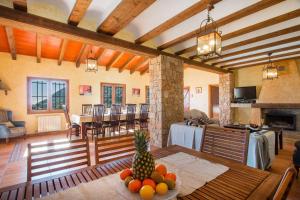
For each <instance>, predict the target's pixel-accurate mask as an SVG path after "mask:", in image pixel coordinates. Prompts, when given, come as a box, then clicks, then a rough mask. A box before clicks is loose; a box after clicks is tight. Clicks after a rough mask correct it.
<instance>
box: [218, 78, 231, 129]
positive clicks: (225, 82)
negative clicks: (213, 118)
mask: <svg viewBox="0 0 300 200" xmlns="http://www.w3.org/2000/svg"><path fill="white" fill-rule="evenodd" d="M233 88H234V75H233V74H232V73H226V74H221V75H220V76H219V106H220V125H221V126H223V125H226V124H230V123H233V117H234V113H233V111H234V109H233V108H231V107H230V104H231V102H232V100H233Z"/></svg>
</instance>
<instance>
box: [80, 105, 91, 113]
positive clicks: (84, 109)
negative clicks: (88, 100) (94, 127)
mask: <svg viewBox="0 0 300 200" xmlns="http://www.w3.org/2000/svg"><path fill="white" fill-rule="evenodd" d="M92 113H93V105H92V104H82V105H81V114H83V115H92Z"/></svg>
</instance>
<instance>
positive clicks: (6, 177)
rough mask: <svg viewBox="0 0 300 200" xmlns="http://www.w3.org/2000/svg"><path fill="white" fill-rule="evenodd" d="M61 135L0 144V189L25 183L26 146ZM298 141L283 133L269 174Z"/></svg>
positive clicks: (280, 168)
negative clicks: (282, 139) (282, 146)
mask: <svg viewBox="0 0 300 200" xmlns="http://www.w3.org/2000/svg"><path fill="white" fill-rule="evenodd" d="M65 138H66V135H65V134H62V133H58V134H47V135H45V136H37V137H29V138H27V139H25V140H24V139H17V140H13V141H11V142H10V143H8V144H5V142H3V141H2V142H1V143H0V188H2V187H5V186H9V185H14V184H17V183H21V182H25V181H26V174H27V172H26V170H27V166H26V165H27V161H26V145H27V143H36V142H42V141H51V140H58V139H65ZM296 140H300V134H296V133H287V132H286V133H285V134H284V149H283V150H280V152H279V155H278V156H276V158H275V160H274V161H273V164H272V168H271V169H270V171H271V172H274V173H278V174H283V173H284V171H285V169H286V168H287V167H289V166H291V165H292V154H293V150H294V145H293V144H294V142H295V141H296ZM90 153H91V161H92V165H93V164H94V163H95V161H94V144H93V143H92V142H90ZM288 199H292V200H294V199H295V200H296V199H300V178H299V179H298V180H296V181H295V184H294V185H293V188H292V191H291V193H290V195H289V198H288Z"/></svg>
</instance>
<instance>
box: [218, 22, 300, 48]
mask: <svg viewBox="0 0 300 200" xmlns="http://www.w3.org/2000/svg"><path fill="white" fill-rule="evenodd" d="M297 31H300V25H296V26H292V27H289V28H285V29H281V30H278V31H274V32H271V33H267V34H264V35H261V36H257V37H254V38H250V39H248V40H243V41H240V42H237V43H233V44H229V45H226V46H224V47H222V51H227V50H229V49H234V48H237V47H240V46H244V45H248V44H252V43H255V42H259V41H263V40H267V39H270V38H274V37H278V36H281V35H285V34H289V33H293V32H297Z"/></svg>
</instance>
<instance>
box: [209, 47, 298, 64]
mask: <svg viewBox="0 0 300 200" xmlns="http://www.w3.org/2000/svg"><path fill="white" fill-rule="evenodd" d="M298 48H300V45H293V46H289V47H284V48H280V49H275V50H270V51H264V52H261V53H255V54H251V55H247V56H242V57H238V58H232V59H228V60H223V61H219V62H215V63H213V65H220V64H224V63H228V62H234V61H238V60H244V59H247V58H254V57H257V56H262V55H268V54H269V53H278V52H283V51H289V50H293V49H298Z"/></svg>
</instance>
